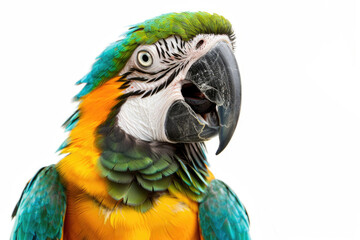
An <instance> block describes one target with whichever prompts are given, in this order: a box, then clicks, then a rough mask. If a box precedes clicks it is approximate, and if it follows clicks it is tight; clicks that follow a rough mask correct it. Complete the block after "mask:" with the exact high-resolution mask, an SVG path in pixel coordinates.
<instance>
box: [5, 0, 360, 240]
mask: <svg viewBox="0 0 360 240" xmlns="http://www.w3.org/2000/svg"><path fill="white" fill-rule="evenodd" d="M356 1H357V0H341V1H340V0H338V1H335V0H302V1H289V0H282V1H281V0H272V1H267V0H242V1H241V0H240V1H226V0H217V1H210V0H207V1H203V2H200V1H194V0H192V1H188V0H181V1H173V2H172V1H154V0H152V1H151V0H149V1H121V0H118V1H98V2H93V1H81V2H80V1H58V2H57V3H55V2H54V1H34V0H33V1H7V2H5V1H1V3H0V27H1V30H0V33H1V37H0V104H1V108H0V111H1V119H0V121H1V124H0V128H1V135H0V148H1V155H0V156H1V170H0V171H1V172H0V177H1V181H0V184H1V187H0V189H1V198H0V201H1V202H0V239H8V237H9V235H10V231H11V228H12V225H13V222H11V219H10V215H11V212H12V209H13V207H14V206H15V204H16V202H17V200H18V198H19V197H20V194H21V191H22V189H23V187H24V185H25V183H26V182H27V181H28V180H29V179H30V178H31V177H32V176H33V175H34V174H35V172H36V171H37V170H38V169H39V168H40V167H42V166H44V165H49V164H52V163H55V162H57V161H58V160H59V159H60V157H59V156H57V154H55V150H56V149H57V147H58V146H59V145H60V144H61V143H62V141H63V140H64V139H65V137H66V134H65V133H63V129H61V128H60V126H61V124H62V123H63V122H64V121H65V120H66V119H67V117H68V116H70V115H71V114H72V112H73V111H74V110H75V108H76V103H72V102H71V99H72V97H73V96H74V95H75V94H76V93H77V92H78V91H79V90H80V87H75V86H74V83H75V82H76V81H77V80H79V79H80V78H81V77H82V76H83V75H85V74H86V73H87V72H88V71H89V69H90V66H91V64H92V63H93V62H94V60H95V58H96V57H97V56H98V54H99V53H100V52H101V51H102V50H103V49H104V48H105V47H106V46H107V45H108V44H109V43H110V42H113V41H115V40H117V39H118V36H119V35H120V34H121V33H123V32H124V31H125V30H126V27H127V26H129V25H131V24H134V23H138V22H142V21H143V20H146V19H148V18H152V17H154V16H157V15H160V14H163V13H167V12H172V11H177V12H179V11H198V10H204V11H208V12H211V13H212V12H216V13H219V14H221V15H223V16H225V17H226V18H228V19H229V20H230V21H231V22H232V24H233V27H234V30H235V32H236V34H237V40H236V43H237V44H236V45H237V48H236V57H237V59H238V63H239V67H240V70H241V77H242V84H243V102H242V109H241V116H240V121H239V124H238V128H237V130H236V132H235V135H234V137H233V139H232V141H231V143H230V144H229V146H228V147H227V149H226V150H225V151H224V152H223V153H222V154H220V155H219V156H216V157H215V156H214V153H215V151H216V148H217V142H216V141H214V142H210V144H209V145H208V150H209V158H210V163H211V170H212V171H213V172H214V173H215V174H216V176H217V177H218V178H220V179H222V180H224V181H225V182H227V183H228V184H229V185H230V186H231V187H232V188H233V189H234V191H235V192H236V193H237V194H238V196H239V198H240V199H241V201H242V202H243V203H244V204H245V205H246V207H247V209H248V212H249V214H250V218H251V233H252V237H253V239H254V240H256V239H264V240H271V239H274V240H298V239H299V240H300V239H301V240H303V239H306V240H313V239H316V240H322V239H324V240H331V239H336V240H349V239H360V193H359V192H360V191H359V185H360V164H359V162H360V124H359V123H360V74H359V72H360V60H359V58H360V36H359V35H360V33H359V31H360V2H359V1H357V2H356Z"/></svg>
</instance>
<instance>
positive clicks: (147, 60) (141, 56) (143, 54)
mask: <svg viewBox="0 0 360 240" xmlns="http://www.w3.org/2000/svg"><path fill="white" fill-rule="evenodd" d="M137 60H138V63H139V64H140V65H141V66H142V67H150V66H151V65H152V63H153V59H152V56H151V54H150V53H149V52H148V51H145V50H142V51H140V52H138V55H137Z"/></svg>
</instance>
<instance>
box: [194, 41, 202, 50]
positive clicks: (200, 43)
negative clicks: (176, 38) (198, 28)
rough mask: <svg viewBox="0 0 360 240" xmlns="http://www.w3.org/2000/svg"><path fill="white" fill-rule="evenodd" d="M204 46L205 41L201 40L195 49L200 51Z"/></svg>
mask: <svg viewBox="0 0 360 240" xmlns="http://www.w3.org/2000/svg"><path fill="white" fill-rule="evenodd" d="M203 44H204V40H200V41H199V42H198V43H197V44H196V47H195V49H199V47H201V46H202V45H203Z"/></svg>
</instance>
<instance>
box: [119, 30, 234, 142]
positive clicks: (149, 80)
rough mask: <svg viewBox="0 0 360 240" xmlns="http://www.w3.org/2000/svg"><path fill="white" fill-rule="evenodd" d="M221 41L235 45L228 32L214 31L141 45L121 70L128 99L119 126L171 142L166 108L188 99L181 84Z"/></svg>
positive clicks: (148, 138)
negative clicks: (146, 59) (146, 58)
mask: <svg viewBox="0 0 360 240" xmlns="http://www.w3.org/2000/svg"><path fill="white" fill-rule="evenodd" d="M220 41H225V42H227V43H228V44H229V46H230V47H233V43H232V42H231V40H230V39H229V37H228V36H227V35H213V34H200V35H197V36H196V37H194V38H193V39H192V40H190V41H187V42H185V41H183V40H182V39H181V38H180V37H178V36H171V37H169V38H167V39H161V40H159V41H158V42H156V43H155V44H153V45H142V46H139V47H138V48H137V49H136V50H135V51H134V53H133V54H132V56H131V57H130V59H129V60H128V62H127V64H126V66H125V67H124V69H123V70H122V71H121V72H120V74H119V75H120V79H121V80H122V81H124V84H123V85H122V89H123V91H124V92H123V93H124V97H123V99H124V103H123V104H122V105H121V108H120V111H119V113H118V115H117V123H118V126H119V127H120V128H122V129H123V130H124V131H125V132H126V133H127V134H130V135H132V136H134V137H136V138H138V139H141V140H145V141H153V140H156V141H165V142H171V141H169V140H168V139H167V137H166V134H165V128H164V126H165V118H166V112H167V110H168V109H169V107H170V106H171V104H172V103H173V102H174V101H176V100H183V99H184V97H183V96H182V93H181V88H182V85H183V84H185V83H187V80H186V79H185V76H186V73H187V71H188V69H189V68H190V67H191V65H192V64H193V63H194V62H195V61H196V60H198V59H199V58H200V57H202V56H203V55H205V54H206V53H207V52H208V51H209V50H210V49H211V48H212V47H213V46H215V45H216V43H218V42H220ZM143 53H148V54H150V56H151V59H152V64H151V65H150V66H143V65H142V64H141V60H139V56H141V54H143Z"/></svg>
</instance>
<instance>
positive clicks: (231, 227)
mask: <svg viewBox="0 0 360 240" xmlns="http://www.w3.org/2000/svg"><path fill="white" fill-rule="evenodd" d="M199 221H200V228H201V233H202V236H203V238H204V240H218V239H221V240H227V239H236V240H250V235H249V218H248V215H247V212H246V210H245V207H244V205H243V204H242V203H241V202H240V200H239V199H238V197H237V196H236V194H235V193H234V192H233V191H232V190H231V189H230V188H229V187H228V186H227V185H226V184H225V183H223V182H222V181H220V180H216V179H215V180H213V181H211V183H210V185H209V187H208V188H207V193H206V196H205V198H204V201H203V202H201V203H200V204H199Z"/></svg>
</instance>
